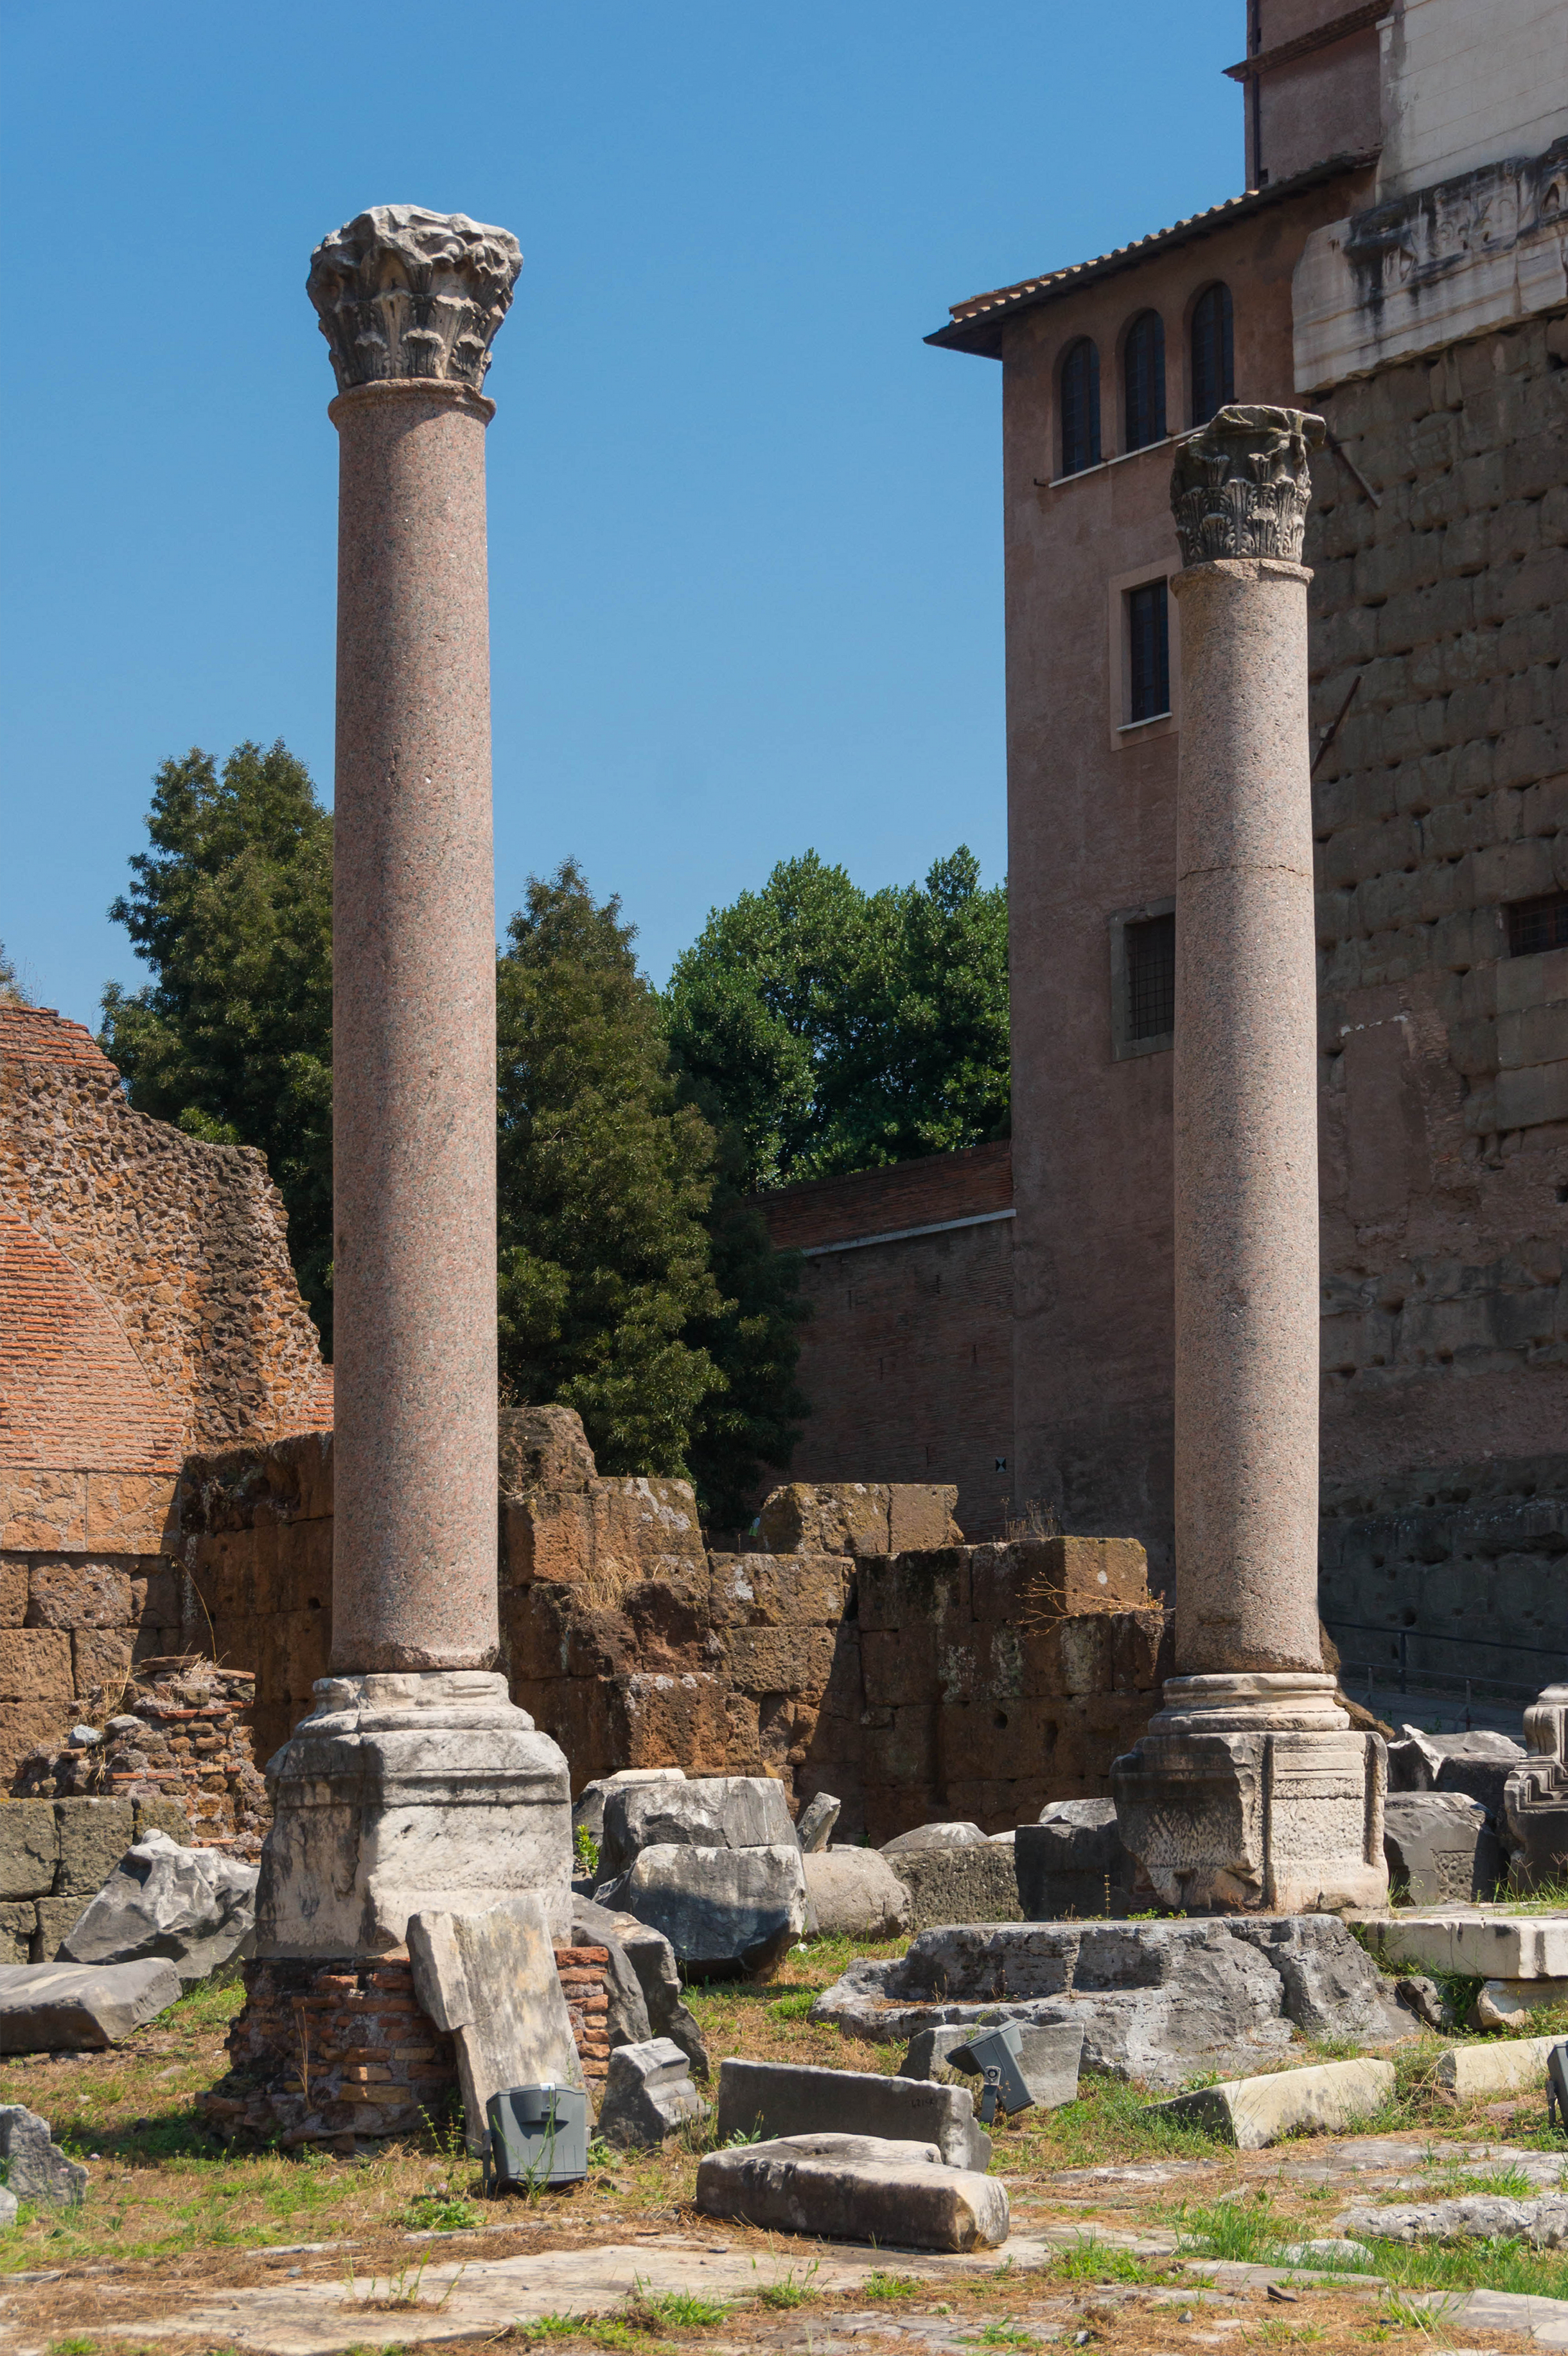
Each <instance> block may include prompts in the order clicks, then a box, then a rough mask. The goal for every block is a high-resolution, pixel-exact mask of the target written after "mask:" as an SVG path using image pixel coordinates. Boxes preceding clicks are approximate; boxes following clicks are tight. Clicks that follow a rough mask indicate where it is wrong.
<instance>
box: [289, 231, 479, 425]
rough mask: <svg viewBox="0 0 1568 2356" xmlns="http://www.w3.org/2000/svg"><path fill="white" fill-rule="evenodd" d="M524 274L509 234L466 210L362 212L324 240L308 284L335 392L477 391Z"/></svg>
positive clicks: (314, 258) (311, 258) (317, 251)
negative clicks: (385, 383)
mask: <svg viewBox="0 0 1568 2356" xmlns="http://www.w3.org/2000/svg"><path fill="white" fill-rule="evenodd" d="M521 268H522V253H521V249H520V247H519V245H518V241H517V240H516V238H515V237H513V236H512V234H511V232H510V230H504V229H487V228H486V227H485V226H484V224H483V223H482V222H480V221H471V220H469V219H468V217H467V213H427V212H426V211H424V209H423V207H422V206H419V205H372V206H371V209H370V211H369V212H366V213H358V214H356V216H355V218H354V219H353V220H351V221H349V222H347V223H346V224H345V226H344V227H343V228H342V229H340V230H337V231H336V232H335V233H334V235H332V236H331V237H328V238H323V240H322V241H321V243H320V244H319V245H318V246H317V249H316V251H315V252H314V253H313V254H312V255H311V257H310V275H309V277H308V278H307V279H306V294H307V295H309V296H310V299H311V301H312V303H314V304H315V305H316V309H317V314H318V316H319V317H320V322H321V332H322V334H323V335H324V336H325V337H326V338H327V340H328V344H329V345H330V346H331V348H332V366H333V369H334V370H335V372H336V374H337V378H338V391H339V392H347V391H349V388H350V387H351V386H353V385H356V384H373V383H374V382H376V381H377V380H378V379H381V378H383V377H430V378H435V380H438V381H446V382H447V383H451V384H467V385H472V386H473V387H474V389H475V390H476V391H478V387H479V386H480V385H481V384H482V383H483V381H484V375H485V370H486V369H488V368H489V364H490V339H491V337H493V336H494V334H495V332H496V329H497V328H498V327H499V326H500V323H501V321H502V320H503V319H504V318H505V316H506V315H507V308H508V305H510V302H511V290H512V288H513V286H514V285H515V284H516V283H517V273H518V272H519V271H520V270H521Z"/></svg>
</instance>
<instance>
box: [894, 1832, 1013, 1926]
mask: <svg viewBox="0 0 1568 2356" xmlns="http://www.w3.org/2000/svg"><path fill="white" fill-rule="evenodd" d="M897 1874H898V1878H899V1879H900V1880H901V1881H902V1882H903V1883H904V1884H905V1885H906V1887H907V1888H908V1892H909V1901H910V1904H911V1905H912V1907H913V1908H914V1915H915V1926H916V1928H917V1929H918V1930H924V1929H925V1928H926V1926H927V1925H928V1924H929V1923H933V1922H1019V1921H1021V1919H1022V1916H1021V1912H1020V1909H1019V1905H1018V1881H1017V1876H1016V1873H1015V1869H1014V1865H1013V1847H1012V1844H1011V1842H1007V1841H984V1842H983V1843H982V1844H981V1845H980V1846H979V1847H966V1848H932V1849H920V1850H917V1851H916V1852H915V1853H914V1854H913V1855H912V1856H908V1857H900V1858H898V1859H897Z"/></svg>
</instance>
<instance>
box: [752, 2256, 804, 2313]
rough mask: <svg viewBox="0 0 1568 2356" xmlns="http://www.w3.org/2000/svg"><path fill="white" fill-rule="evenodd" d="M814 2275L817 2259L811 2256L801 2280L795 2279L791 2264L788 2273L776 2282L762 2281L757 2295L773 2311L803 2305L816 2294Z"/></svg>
mask: <svg viewBox="0 0 1568 2356" xmlns="http://www.w3.org/2000/svg"><path fill="white" fill-rule="evenodd" d="M816 2277H817V2261H816V2259H815V2258H813V2259H812V2261H811V2265H809V2266H808V2267H807V2268H806V2273H805V2277H804V2279H803V2280H802V2281H799V2282H798V2281H797V2280H796V2278H795V2269H794V2267H793V2266H791V2267H790V2269H789V2273H788V2274H787V2275H783V2276H780V2277H779V2280H778V2281H777V2282H770V2283H764V2284H763V2286H762V2287H761V2289H760V2290H759V2291H758V2292H757V2298H758V2300H759V2301H760V2302H761V2304H762V2305H763V2306H764V2307H767V2308H773V2309H774V2310H775V2312H781V2311H783V2310H785V2309H787V2308H795V2307H804V2305H805V2304H806V2301H807V2300H808V2299H809V2298H815V2297H816V2296H817V2291H816Z"/></svg>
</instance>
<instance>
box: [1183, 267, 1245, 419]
mask: <svg viewBox="0 0 1568 2356" xmlns="http://www.w3.org/2000/svg"><path fill="white" fill-rule="evenodd" d="M1235 398H1236V361H1235V352H1234V338H1233V337H1232V334H1231V327H1230V288H1229V286H1221V285H1219V284H1215V285H1213V286H1206V287H1205V288H1204V290H1203V292H1202V294H1201V295H1199V296H1198V298H1197V302H1196V303H1195V304H1194V305H1193V306H1192V422H1193V423H1194V424H1195V425H1207V424H1208V421H1209V419H1210V418H1211V417H1212V416H1213V414H1214V412H1215V411H1216V410H1217V409H1223V408H1224V406H1225V404H1226V402H1228V401H1234V400H1235Z"/></svg>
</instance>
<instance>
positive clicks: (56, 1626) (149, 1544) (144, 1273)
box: [0, 1001, 331, 1783]
mask: <svg viewBox="0 0 1568 2356" xmlns="http://www.w3.org/2000/svg"><path fill="white" fill-rule="evenodd" d="M330 1416H331V1385H330V1377H329V1376H328V1373H327V1370H326V1369H325V1368H324V1367H323V1366H322V1364H321V1360H320V1355H319V1350H318V1347H317V1336H316V1329H315V1327H314V1326H313V1325H312V1323H311V1322H310V1319H309V1317H308V1315H307V1314H306V1310H305V1306H304V1303H303V1302H302V1301H301V1300H300V1297H299V1290H298V1287H297V1285H296V1284H295V1279H294V1271H293V1269H292V1267H291V1266H290V1263H289V1258H288V1249H287V1243H286V1237H285V1218H284V1212H283V1205H282V1202H281V1200H280V1198H279V1196H278V1194H277V1192H276V1189H275V1188H274V1186H273V1185H272V1184H271V1183H270V1181H269V1180H268V1177H267V1173H266V1164H265V1162H264V1160H263V1156H262V1155H261V1154H259V1153H256V1152H254V1151H251V1150H249V1149H248V1148H242V1147H237V1146H234V1147H231V1146H215V1145H206V1144H201V1143H199V1142H198V1141H196V1140H195V1139H193V1138H188V1137H186V1136H184V1135H182V1134H181V1132H180V1131H179V1130H175V1129H171V1128H170V1127H168V1126H167V1125H166V1123H165V1122H162V1121H156V1120H149V1119H145V1117H144V1116H142V1115H141V1114H139V1113H134V1112H133V1111H132V1110H131V1109H130V1108H129V1106H128V1105H127V1104H126V1102H125V1098H124V1092H123V1090H122V1088H121V1086H120V1080H119V1075H118V1073H117V1072H116V1071H115V1069H114V1066H113V1064H111V1063H110V1062H109V1061H108V1060H107V1058H106V1057H105V1056H104V1055H102V1053H101V1052H100V1050H99V1048H98V1047H97V1045H96V1044H95V1043H94V1041H93V1040H92V1038H91V1035H90V1034H89V1033H88V1032H86V1031H85V1030H84V1029H83V1028H82V1026H81V1024H80V1023H68V1022H65V1021H63V1020H62V1019H61V1018H60V1016H59V1015H58V1014H56V1013H54V1012H52V1011H50V1010H49V1009H48V1008H41V1007H27V1006H18V1005H16V1004H14V1003H12V1002H10V1001H0V1778H3V1779H4V1780H5V1782H7V1783H8V1782H9V1781H10V1778H11V1776H12V1774H13V1772H15V1769H16V1762H17V1761H18V1760H19V1758H20V1757H21V1756H22V1754H23V1753H24V1752H25V1751H28V1750H30V1749H31V1748H33V1747H34V1746H35V1745H37V1744H39V1743H43V1742H48V1741H50V1740H54V1741H58V1740H59V1739H60V1737H61V1736H63V1734H64V1733H65V1732H66V1731H67V1730H68V1729H69V1728H70V1725H71V1724H72V1723H73V1721H74V1720H76V1719H80V1718H83V1717H86V1718H88V1719H92V1720H95V1721H96V1722H99V1723H101V1722H102V1719H103V1718H104V1717H105V1716H107V1715H108V1714H110V1713H111V1712H112V1711H113V1708H115V1705H116V1703H117V1700H118V1698H119V1696H120V1694H121V1692H122V1690H123V1689H124V1687H125V1685H126V1682H127V1680H128V1678H129V1676H130V1674H131V1672H132V1670H133V1668H134V1666H135V1665H136V1663H137V1662H138V1661H139V1660H141V1659H143V1658H145V1657H146V1656H148V1655H167V1654H170V1653H173V1652H175V1651H177V1650H178V1649H179V1648H181V1647H182V1646H184V1645H187V1644H190V1643H191V1642H192V1631H191V1629H190V1626H189V1624H188V1622H189V1616H190V1611H191V1609H192V1607H191V1605H190V1600H189V1598H188V1595H187V1593H186V1591H185V1590H184V1588H183V1586H182V1583H181V1582H180V1580H178V1578H177V1561H176V1557H177V1543H178V1541H177V1526H176V1520H175V1511H174V1506H175V1494H176V1490H177V1485H178V1479H179V1470H180V1464H181V1462H182V1460H183V1458H184V1456H185V1455H186V1453H187V1451H189V1450H190V1449H192V1448H193V1447H215V1446H219V1445H221V1444H222V1443H223V1442H225V1441H227V1440H242V1439H243V1440H255V1439H261V1438H269V1437H271V1436H273V1435H274V1434H276V1433H279V1432H282V1431H286V1430H293V1429H299V1428H303V1427H306V1426H311V1425H317V1424H320V1423H322V1422H323V1421H330Z"/></svg>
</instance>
